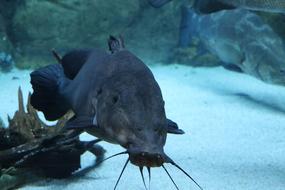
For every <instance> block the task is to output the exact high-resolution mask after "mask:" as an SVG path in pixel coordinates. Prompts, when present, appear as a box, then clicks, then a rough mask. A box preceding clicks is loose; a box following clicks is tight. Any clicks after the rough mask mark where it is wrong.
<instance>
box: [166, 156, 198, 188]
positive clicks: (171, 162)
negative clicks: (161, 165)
mask: <svg viewBox="0 0 285 190" xmlns="http://www.w3.org/2000/svg"><path fill="white" fill-rule="evenodd" d="M170 164H172V165H173V166H175V167H176V168H178V169H179V170H180V171H182V172H183V173H184V174H185V175H186V176H187V177H188V178H189V179H191V180H192V181H193V182H194V183H195V184H196V185H197V186H198V187H199V189H201V190H203V188H202V187H201V186H200V185H199V184H198V183H197V182H196V181H195V180H194V179H193V178H192V177H191V176H190V175H189V174H188V173H187V172H186V171H185V170H183V169H182V168H181V167H180V166H179V165H178V164H176V163H175V162H174V161H173V160H170Z"/></svg>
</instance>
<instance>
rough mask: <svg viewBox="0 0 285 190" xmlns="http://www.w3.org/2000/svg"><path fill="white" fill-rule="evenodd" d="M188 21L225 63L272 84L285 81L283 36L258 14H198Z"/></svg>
mask: <svg viewBox="0 0 285 190" xmlns="http://www.w3.org/2000/svg"><path fill="white" fill-rule="evenodd" d="M191 14H193V15H192V19H191V25H192V28H193V29H195V30H194V31H193V33H192V35H196V36H198V37H199V39H200V40H201V41H202V42H203V43H204V45H205V47H206V48H207V49H208V50H210V51H211V52H212V53H213V54H214V55H217V56H218V57H219V58H220V59H221V60H222V61H223V62H224V64H225V66H228V65H235V66H236V67H239V68H240V69H241V70H242V71H243V72H245V73H247V74H250V75H252V76H254V77H256V78H258V79H261V80H263V81H266V82H270V83H275V84H281V85H284V84H285V77H284V74H285V64H284V60H285V49H284V44H283V41H282V38H281V37H280V36H279V35H278V34H276V33H275V32H274V31H273V29H272V28H271V27H270V26H269V25H268V24H266V23H265V22H264V21H263V20H262V19H261V18H260V17H259V16H258V15H256V14H255V13H252V12H249V11H246V10H231V11H223V12H220V13H216V14H210V15H205V16H198V15H197V14H195V13H194V12H192V13H191Z"/></svg>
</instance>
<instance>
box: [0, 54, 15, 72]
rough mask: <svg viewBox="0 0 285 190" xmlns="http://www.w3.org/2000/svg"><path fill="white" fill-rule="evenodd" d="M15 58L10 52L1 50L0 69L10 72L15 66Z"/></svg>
mask: <svg viewBox="0 0 285 190" xmlns="http://www.w3.org/2000/svg"><path fill="white" fill-rule="evenodd" d="M14 64H15V63H14V60H13V58H12V56H11V55H10V54H7V53H5V52H0V70H1V71H3V72H9V71H11V70H12V68H13V66H14Z"/></svg>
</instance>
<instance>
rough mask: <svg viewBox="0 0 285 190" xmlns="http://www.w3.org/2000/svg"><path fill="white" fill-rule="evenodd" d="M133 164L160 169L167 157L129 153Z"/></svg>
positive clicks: (156, 154)
mask: <svg viewBox="0 0 285 190" xmlns="http://www.w3.org/2000/svg"><path fill="white" fill-rule="evenodd" d="M129 157H130V161H131V163H132V164H134V165H136V166H139V167H144V166H146V167H160V166H162V164H163V163H164V162H165V155H164V154H161V153H149V152H133V153H132V152H129Z"/></svg>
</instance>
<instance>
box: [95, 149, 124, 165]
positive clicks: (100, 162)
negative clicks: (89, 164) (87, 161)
mask: <svg viewBox="0 0 285 190" xmlns="http://www.w3.org/2000/svg"><path fill="white" fill-rule="evenodd" d="M127 153H128V152H127V151H124V152H119V153H117V154H114V155H112V156H109V157H107V158H105V159H103V160H101V161H99V162H98V163H96V165H97V166H98V165H99V164H102V163H103V162H105V161H106V160H109V159H110V158H114V157H116V156H119V155H122V154H127Z"/></svg>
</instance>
